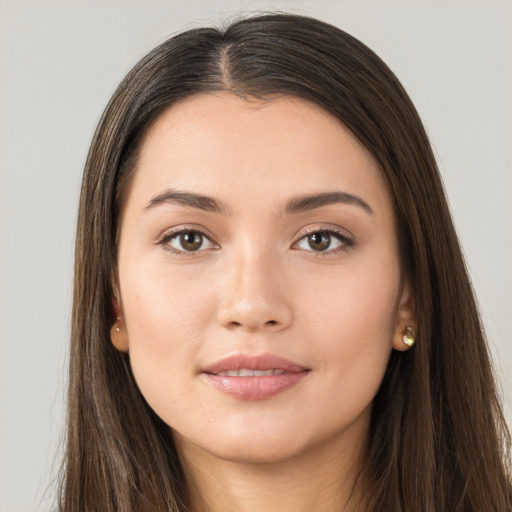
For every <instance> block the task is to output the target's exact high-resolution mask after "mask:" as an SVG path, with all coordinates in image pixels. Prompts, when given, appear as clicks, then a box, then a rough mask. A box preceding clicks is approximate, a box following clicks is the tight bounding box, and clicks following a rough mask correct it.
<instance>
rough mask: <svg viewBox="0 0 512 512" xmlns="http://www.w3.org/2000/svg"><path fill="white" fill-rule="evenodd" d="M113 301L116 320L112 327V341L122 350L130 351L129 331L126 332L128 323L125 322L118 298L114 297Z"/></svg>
mask: <svg viewBox="0 0 512 512" xmlns="http://www.w3.org/2000/svg"><path fill="white" fill-rule="evenodd" d="M112 303H113V306H114V311H115V313H116V321H115V322H114V325H112V327H111V328H110V341H111V342H112V345H114V347H115V348H116V349H117V350H119V351H120V352H128V333H127V332H126V325H125V323H124V322H123V316H122V308H121V306H120V304H119V302H118V301H117V299H115V298H114V299H113V300H112Z"/></svg>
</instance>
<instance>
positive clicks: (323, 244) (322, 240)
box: [309, 233, 331, 251]
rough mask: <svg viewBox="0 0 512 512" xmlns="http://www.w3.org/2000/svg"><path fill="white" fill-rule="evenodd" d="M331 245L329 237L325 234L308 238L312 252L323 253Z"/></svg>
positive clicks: (317, 234)
mask: <svg viewBox="0 0 512 512" xmlns="http://www.w3.org/2000/svg"><path fill="white" fill-rule="evenodd" d="M329 245H331V237H330V235H328V234H327V233H314V234H313V235H310V236H309V246H310V247H311V249H313V250H314V251H324V250H325V249H328V248H329Z"/></svg>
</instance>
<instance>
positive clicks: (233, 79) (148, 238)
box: [61, 14, 512, 512]
mask: <svg viewBox="0 0 512 512" xmlns="http://www.w3.org/2000/svg"><path fill="white" fill-rule="evenodd" d="M75 272H76V278H75V293H74V309H73V329H72V348H71V367H70V388H69V419H68V445H67V453H66V461H65V469H64V479H63V485H62V493H61V510H63V511H64V510H65V511H71V510H73V511H78V510H80V511H86V510H102V511H104V510H116V511H130V510H175V511H183V510H187V511H194V512H195V511H199V510H206V511H218V510H222V511H227V510H240V511H250V510H280V511H281V510H294V511H300V510H317V511H338V510H344V511H369V510H375V511H382V510H390V511H440V510H446V511H448V510H450V511H451V510H460V511H483V510H486V511H487V510H495V511H505V510H510V508H511V506H512V502H511V487H510V481H509V479H508V476H507V472H508V471H510V468H509V465H508V461H507V459H506V456H507V448H508V442H509V436H508V432H507V429H506V425H505V422H504V420H503V416H502V412H501V409H500V405H499V402H498V400H497V398H496V392H495V386H494V381H493V376H492V373H491V369H490V365H489V358H488V354H487V348H486V344H485V340H484V336H483V334H482V328H481V325H480V321H479V315H478V311H477V308H476V306H475V300H474V297H473V293H472V289H471V285H470V283H469V280H468V276H467V272H466V269H465V266H464V262H463V258H462V255H461V251H460V248H459V245H458V241H457V237H456V234H455V231H454V228H453V225H452V222H451V217H450V213H449V210H448V207H447V204H446V200H445V198H444V194H443V188H442V184H441V180H440V178H439V175H438V171H437V167H436V164H435V161H434V158H433V155H432V151H431V148H430V146H429V143H428V140H427V137H426V135H425V132H424V129H423V127H422V124H421V121H420V120H419V118H418V115H417V113H416V111H415V109H414V107H413V105H412V104H411V102H410V100H409V98H408V97H407V95H406V93H405V91H404V90H403V88H402V87H401V85H400V84H399V82H398V81H397V79H396V78H395V77H394V75H393V74H392V73H391V72H390V71H389V69H388V68H387V67H386V66H385V64H384V63H383V62H382V61H381V60H380V59H379V58H378V57H377V56H376V55H375V54H373V53H372V52H371V51H370V50H369V49H368V48H366V47H365V46H364V45H363V44H361V43H360V42H359V41H357V40H355V39H354V38H352V37H351V36H349V35H347V34H346V33H344V32H342V31H340V30H338V29H336V28H334V27H332V26H330V25H328V24H325V23H322V22H320V21H317V20H314V19H311V18H306V17H300V16H292V15H285V14H278V15H265V16H259V17H254V18H249V19H246V20H241V21H237V22H235V23H233V24H231V25H230V26H228V27H227V28H226V29H224V30H217V29H213V28H205V29H196V30H191V31H188V32H185V33H183V34H180V35H178V36H176V37H174V38H172V39H170V40H168V41H166V42H165V43H163V44H162V45H161V46H159V47H158V48H156V49H155V50H153V51H152V52H151V53H150V54H149V55H148V56H146V57H145V58H144V59H142V60H141V61H140V62H139V63H138V64H137V65H136V66H135V68H134V69H133V70H132V71H131V72H130V73H129V74H128V76H127V77H126V78H125V79H124V81H123V82H122V83H121V85H120V86H119V88H118V89H117V91H116V92H115V93H114V96H113V98H112V99H111V101H110V103H109V105H108V106H107V109H106V111H105V113H104V115H103V118H102V119H101V121H100V124H99V127H98V129H97V132H96V135H95V137H94V140H93V142H92V146H91V150H90V153H89V158H88V161H87V164H86V170H85V174H84V181H83V186H82V196H81V203H80V212H79V221H78V234H77V247H76V269H75ZM508 474H509V473H508Z"/></svg>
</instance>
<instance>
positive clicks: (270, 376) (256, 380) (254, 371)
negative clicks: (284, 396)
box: [202, 354, 310, 400]
mask: <svg viewBox="0 0 512 512" xmlns="http://www.w3.org/2000/svg"><path fill="white" fill-rule="evenodd" d="M309 371H310V369H309V368H306V367H304V366H302V365H299V364H297V363H294V362H292V361H289V360H287V359H283V358H282V357H279V356H276V355H273V354H263V355H261V356H249V355H246V354H236V355H234V356H230V357H227V358H225V359H222V360H220V361H218V362H216V363H214V364H213V365H211V366H208V367H207V368H205V369H204V370H203V372H202V374H203V375H204V377H205V378H206V380H207V381H208V382H209V383H210V384H212V385H213V386H214V387H215V388H216V389H217V390H219V391H221V392H223V393H225V394H227V395H230V396H232V397H235V398H238V399H241V400H265V399H268V398H271V397H273V396H275V395H277V394H279V393H282V392H283V391H286V390H287V389H290V388H291V387H293V386H295V385H297V384H299V383H300V382H301V381H302V380H303V379H304V378H305V377H306V376H307V375H308V373H309Z"/></svg>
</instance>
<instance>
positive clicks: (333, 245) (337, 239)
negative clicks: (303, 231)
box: [296, 229, 352, 253]
mask: <svg viewBox="0 0 512 512" xmlns="http://www.w3.org/2000/svg"><path fill="white" fill-rule="evenodd" d="M296 245H297V247H298V248H299V249H302V250H304V251H309V252H311V251H314V252H319V253H321V252H329V253H331V252H332V253H336V252H337V249H342V250H343V249H348V248H349V247H350V246H351V245H352V240H351V239H350V238H348V237H347V236H346V235H344V234H343V233H340V232H338V231H334V230H327V229H324V230H317V231H313V232H311V233H308V234H307V235H306V236H304V237H302V238H301V239H300V240H299V241H298V242H297V244H296Z"/></svg>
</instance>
